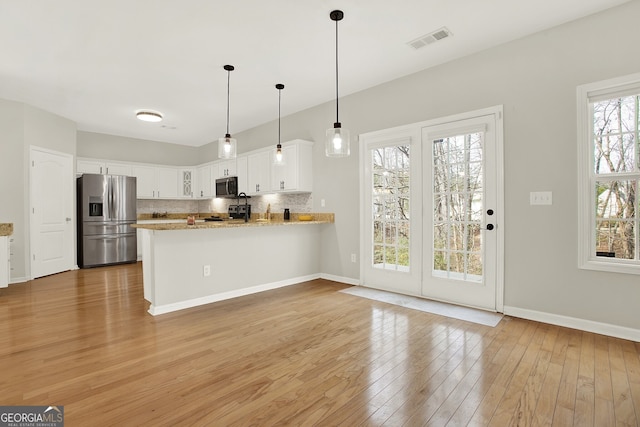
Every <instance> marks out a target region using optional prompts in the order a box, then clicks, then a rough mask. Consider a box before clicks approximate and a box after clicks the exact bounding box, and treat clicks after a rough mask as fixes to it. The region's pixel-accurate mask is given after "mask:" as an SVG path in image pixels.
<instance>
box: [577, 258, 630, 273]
mask: <svg viewBox="0 0 640 427" xmlns="http://www.w3.org/2000/svg"><path fill="white" fill-rule="evenodd" d="M579 268H580V269H582V270H594V271H604V272H609V273H622V274H638V275H640V264H632V263H625V262H611V261H604V260H600V259H590V260H587V261H585V262H583V263H582V264H581V265H580V266H579Z"/></svg>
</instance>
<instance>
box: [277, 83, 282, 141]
mask: <svg viewBox="0 0 640 427" xmlns="http://www.w3.org/2000/svg"><path fill="white" fill-rule="evenodd" d="M281 98H282V89H278V144H280V100H281Z"/></svg>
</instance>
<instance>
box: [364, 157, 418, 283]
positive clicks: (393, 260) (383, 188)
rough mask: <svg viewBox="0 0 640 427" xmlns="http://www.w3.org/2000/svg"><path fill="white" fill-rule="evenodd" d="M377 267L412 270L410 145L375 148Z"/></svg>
mask: <svg viewBox="0 0 640 427" xmlns="http://www.w3.org/2000/svg"><path fill="white" fill-rule="evenodd" d="M371 171H372V176H371V178H372V180H371V182H372V188H371V194H372V198H371V200H372V204H373V206H372V212H373V217H374V218H373V219H374V221H373V229H372V230H371V232H372V233H373V239H372V241H373V243H374V245H373V248H372V250H373V257H372V260H373V267H375V268H381V269H387V270H396V271H409V266H410V253H409V246H410V245H409V225H410V218H409V204H410V186H409V182H410V179H409V178H410V177H409V172H410V169H409V146H408V145H393V146H388V147H381V148H377V149H374V150H371Z"/></svg>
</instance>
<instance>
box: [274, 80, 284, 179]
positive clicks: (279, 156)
mask: <svg viewBox="0 0 640 427" xmlns="http://www.w3.org/2000/svg"><path fill="white" fill-rule="evenodd" d="M276 89H278V145H276V154H275V156H274V157H273V164H274V165H276V166H283V165H284V164H285V160H284V157H283V156H282V144H281V139H280V101H281V98H282V89H284V85H283V84H282V83H278V84H277V85H276Z"/></svg>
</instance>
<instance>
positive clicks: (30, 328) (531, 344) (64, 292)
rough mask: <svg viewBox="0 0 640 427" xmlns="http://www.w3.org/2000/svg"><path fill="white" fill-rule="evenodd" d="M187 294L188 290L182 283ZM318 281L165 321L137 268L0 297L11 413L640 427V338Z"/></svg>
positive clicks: (131, 421)
mask: <svg viewBox="0 0 640 427" xmlns="http://www.w3.org/2000/svg"><path fill="white" fill-rule="evenodd" d="M176 286H180V284H179V283H176ZM345 287H346V285H342V284H338V283H335V282H329V281H325V280H315V281H311V282H306V283H301V284H298V285H294V286H289V287H286V288H282V289H277V290H274V291H269V292H264V293H260V294H256V295H251V296H247V297H242V298H237V299H233V300H228V301H223V302H220V303H216V304H210V305H208V306H203V307H198V308H194V309H189V310H183V311H180V312H176V313H170V314H166V315H162V316H158V317H153V316H151V315H149V314H147V313H146V310H147V308H148V303H146V302H145V301H144V300H143V297H142V272H141V267H140V265H139V264H137V265H136V264H134V265H127V266H115V267H105V268H97V269H91V270H80V271H73V272H67V273H62V274H58V275H54V276H49V277H45V278H41V279H38V280H35V281H32V282H28V283H25V284H17V285H11V286H10V287H9V288H8V289H0V372H1V375H0V405H22V404H25V405H64V407H65V419H66V425H68V426H103V425H105V426H107V425H122V426H140V425H150V426H165V425H166V426H190V425H199V426H236V425H237V426H245V425H260V426H262V425H264V426H273V425H305V426H307V425H320V426H325V425H326V426H334V425H340V426H342V425H344V426H358V425H365V426H383V425H384V426H403V425H407V426H422V425H430V426H431V425H432V426H445V425H451V426H465V425H472V426H479V425H490V426H500V427H502V426H508V425H554V426H572V425H574V426H637V425H638V422H639V421H638V420H639V416H640V344H638V343H633V342H630V341H625V340H620V339H615V338H608V337H605V336H601V335H596V334H591V333H586V332H580V331H575V330H571V329H566V328H560V327H556V326H551V325H546V324H542V323H536V322H531V321H527V320H521V319H516V318H509V317H506V318H505V319H504V320H502V321H501V322H500V324H499V325H498V326H497V327H496V328H491V327H488V326H482V325H477V324H473V323H467V322H464V321H461V320H455V319H450V318H446V317H439V316H437V315H432V314H429V313H423V312H420V311H413V310H410V309H406V308H403V307H398V306H393V305H389V304H385V303H381V302H376V301H372V300H369V299H365V298H359V297H355V296H351V295H346V294H344V293H339V292H337V291H339V290H340V289H344V288H345Z"/></svg>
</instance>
